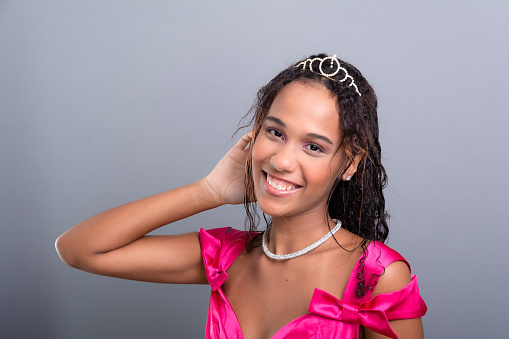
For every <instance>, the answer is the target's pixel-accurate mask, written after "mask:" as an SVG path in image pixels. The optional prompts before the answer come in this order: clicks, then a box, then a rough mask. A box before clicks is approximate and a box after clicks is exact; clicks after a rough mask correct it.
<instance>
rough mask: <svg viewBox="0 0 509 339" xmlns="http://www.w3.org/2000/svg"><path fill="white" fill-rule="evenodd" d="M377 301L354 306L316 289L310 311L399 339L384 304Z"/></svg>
mask: <svg viewBox="0 0 509 339" xmlns="http://www.w3.org/2000/svg"><path fill="white" fill-rule="evenodd" d="M375 299H376V297H375V298H373V299H371V300H370V301H367V302H365V303H362V304H360V305H353V304H349V303H346V302H344V301H341V300H338V299H337V298H336V297H334V296H333V295H331V294H329V293H327V292H325V291H322V290H320V289H315V292H314V294H313V298H312V299H311V303H310V305H309V308H308V311H309V312H312V313H315V314H319V315H321V316H324V317H327V318H331V319H334V320H340V321H342V322H345V323H350V324H360V325H362V326H364V327H365V328H367V329H370V330H372V331H375V332H377V333H380V334H383V335H385V336H387V337H390V338H394V339H397V338H398V336H397V335H396V333H394V331H393V330H392V328H391V325H389V320H388V319H387V316H386V314H385V310H384V303H382V304H381V305H377V303H376V302H375V303H373V301H374V300H375Z"/></svg>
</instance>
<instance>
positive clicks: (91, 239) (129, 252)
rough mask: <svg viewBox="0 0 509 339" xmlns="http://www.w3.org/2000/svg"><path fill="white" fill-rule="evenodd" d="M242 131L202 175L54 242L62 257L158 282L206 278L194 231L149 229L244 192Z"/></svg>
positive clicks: (94, 269)
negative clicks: (167, 233)
mask: <svg viewBox="0 0 509 339" xmlns="http://www.w3.org/2000/svg"><path fill="white" fill-rule="evenodd" d="M249 141H250V135H249V134H246V135H244V136H243V137H242V138H241V139H240V140H239V141H238V142H237V144H236V145H235V146H234V147H233V148H232V149H231V150H230V151H229V152H228V153H227V154H226V155H225V156H224V157H223V159H221V161H220V162H219V163H218V164H217V166H216V167H215V168H214V170H212V172H211V173H210V174H209V175H208V176H207V177H205V178H203V179H201V180H199V181H197V182H195V183H192V184H190V185H187V186H183V187H180V188H177V189H174V190H171V191H167V192H163V193H160V194H157V195H154V196H151V197H148V198H144V199H141V200H137V201H134V202H131V203H128V204H125V205H122V206H118V207H115V208H112V209H110V210H108V211H105V212H102V213H100V214H98V215H95V216H93V217H91V218H89V219H87V220H85V221H83V222H81V223H79V224H78V225H76V226H74V227H73V228H71V229H69V230H68V231H66V232H65V233H63V234H62V235H61V236H60V237H59V238H58V239H57V241H56V248H57V251H58V254H59V255H60V257H61V259H62V260H63V261H64V262H65V263H67V264H68V265H70V266H72V267H75V268H78V269H81V270H84V271H87V272H91V273H96V274H101V275H107V276H112V277H118V278H125V279H133V280H143V281H151V282H160V283H206V282H207V279H206V277H205V273H204V267H203V262H202V259H201V250H200V243H199V239H198V233H196V232H194V233H186V234H182V235H174V236H146V234H147V233H149V232H151V231H153V230H155V229H157V228H159V227H161V226H164V225H166V224H169V223H172V222H174V221H177V220H180V219H183V218H186V217H188V216H191V215H194V214H196V213H199V212H202V211H205V210H208V209H211V208H215V207H217V206H220V205H223V204H238V203H241V202H242V201H243V196H244V163H245V160H246V155H247V151H246V150H245V148H246V146H247V145H248V143H249Z"/></svg>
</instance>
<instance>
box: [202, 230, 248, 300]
mask: <svg viewBox="0 0 509 339" xmlns="http://www.w3.org/2000/svg"><path fill="white" fill-rule="evenodd" d="M246 236H247V232H245V231H239V230H236V229H233V228H231V227H223V228H215V229H211V230H204V229H203V228H202V229H200V245H201V252H202V258H203V264H204V265H205V275H206V276H207V280H208V282H209V285H210V287H211V288H212V290H213V291H215V290H217V289H218V288H219V287H221V285H222V284H223V283H224V281H225V280H226V278H228V274H227V273H226V270H227V269H228V268H229V267H230V265H231V264H232V263H233V262H234V261H235V259H236V258H237V257H238V256H239V254H240V253H241V252H242V251H243V250H244V248H245V247H246Z"/></svg>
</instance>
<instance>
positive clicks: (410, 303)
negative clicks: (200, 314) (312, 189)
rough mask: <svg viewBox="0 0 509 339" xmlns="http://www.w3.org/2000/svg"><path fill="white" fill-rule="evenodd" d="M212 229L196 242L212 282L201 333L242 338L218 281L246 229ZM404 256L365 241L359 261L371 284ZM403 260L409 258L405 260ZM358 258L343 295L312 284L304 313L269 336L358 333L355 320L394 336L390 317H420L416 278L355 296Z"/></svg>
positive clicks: (241, 243)
mask: <svg viewBox="0 0 509 339" xmlns="http://www.w3.org/2000/svg"><path fill="white" fill-rule="evenodd" d="M228 229H229V228H227V227H225V228H216V229H211V230H207V231H206V230H204V229H201V230H200V244H201V250H202V256H203V262H204V264H205V273H206V275H207V279H208V282H209V285H210V287H211V290H212V291H211V295H210V304H209V312H208V316H207V327H206V338H209V339H220V338H221V339H223V338H229V339H232V338H233V339H242V338H243V335H242V330H241V328H240V324H239V321H238V320H237V316H236V315H235V312H234V311H233V308H232V307H231V305H230V303H229V302H228V299H227V298H226V296H225V294H224V293H223V291H222V289H221V285H222V284H223V283H224V282H225V280H226V278H228V274H227V272H226V271H227V270H228V267H230V265H231V264H232V263H233V261H234V260H235V259H236V258H237V256H238V255H239V254H240V253H241V252H242V251H243V250H244V248H245V241H244V240H245V239H246V233H245V232H244V231H239V230H235V229H229V231H228ZM398 260H401V261H404V262H406V260H405V259H403V257H402V256H401V255H400V254H399V253H398V252H396V251H394V250H392V249H391V248H389V247H387V246H386V245H385V244H383V243H381V242H377V241H374V242H371V243H370V244H369V245H368V255H367V257H366V260H365V262H364V265H365V268H364V269H365V271H364V273H365V274H364V276H365V280H366V284H367V285H368V286H369V285H372V284H373V283H376V281H377V280H378V277H379V276H380V275H381V274H382V273H383V271H384V267H387V266H388V265H389V264H391V263H392V262H394V261H398ZM407 264H408V263H407ZM359 265H360V263H359V262H357V264H356V266H355V268H354V270H353V273H352V274H351V276H350V278H349V280H348V283H347V285H346V289H345V292H344V295H343V299H342V300H338V299H337V298H336V297H334V296H333V295H331V294H329V293H327V292H325V291H322V290H320V289H318V288H315V291H314V294H313V297H312V299H311V302H310V304H309V308H308V312H309V313H307V314H305V315H303V316H300V317H298V318H297V319H294V320H293V321H291V322H289V323H288V324H286V325H285V326H283V328H281V329H280V330H279V331H278V332H277V333H276V334H275V335H274V336H273V337H272V338H273V339H282V338H292V339H301V338H302V339H304V338H306V339H307V338H352V339H357V338H359V328H360V325H362V326H364V327H365V328H368V329H370V330H373V331H375V332H377V333H380V334H383V335H385V336H387V337H389V338H398V336H397V335H396V333H394V331H393V330H392V328H391V326H390V325H389V320H396V319H411V318H420V317H422V316H423V315H424V314H425V313H426V310H427V308H426V304H425V303H424V301H423V300H422V298H421V296H420V295H419V287H418V286H417V279H416V277H415V275H414V276H412V281H411V282H410V283H409V284H408V285H407V286H406V287H404V288H402V289H401V290H399V291H395V292H391V293H386V294H379V295H377V296H375V297H373V298H371V294H372V291H369V290H367V293H366V295H365V296H364V297H362V298H360V299H358V298H357V297H356V296H355V289H356V286H357V281H358V280H357V278H356V274H355V273H354V272H357V271H358V268H359Z"/></svg>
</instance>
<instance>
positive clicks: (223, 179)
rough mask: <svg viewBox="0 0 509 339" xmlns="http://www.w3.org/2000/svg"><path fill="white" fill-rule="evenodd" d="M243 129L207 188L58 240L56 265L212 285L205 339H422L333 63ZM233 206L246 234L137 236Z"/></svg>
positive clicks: (271, 86)
mask: <svg viewBox="0 0 509 339" xmlns="http://www.w3.org/2000/svg"><path fill="white" fill-rule="evenodd" d="M251 122H252V125H253V128H252V131H250V132H249V133H247V134H245V135H244V136H242V138H241V139H240V140H239V141H238V142H237V144H236V145H235V146H234V147H233V148H232V149H231V150H230V151H229V152H228V153H227V154H226V155H225V156H224V157H223V159H221V160H220V161H219V163H218V164H217V166H216V167H215V168H214V169H213V170H212V172H210V174H209V175H207V176H206V177H205V178H203V179H201V180H199V181H197V182H195V183H192V184H190V185H187V186H183V187H180V188H177V189H174V190H171V191H168V192H164V193H160V194H157V195H154V196H151V197H148V198H145V199H141V200H138V201H134V202H131V203H128V204H125V205H122V206H119V207H116V208H113V209H111V210H108V211H106V212H103V213H100V214H98V215H96V216H94V217H92V218H90V219H88V220H85V221H83V222H81V223H80V224H78V225H76V226H74V227H73V228H71V229H70V230H68V231H67V232H65V233H64V234H62V235H61V236H60V237H59V238H58V239H57V242H56V247H57V250H58V253H59V255H60V256H61V258H62V260H63V261H64V262H66V263H67V264H69V265H70V266H73V267H76V268H78V269H82V270H85V271H88V272H92V273H96V274H102V275H108V276H112V277H119V278H124V279H134V280H143V281H151V282H160V283H188V284H207V283H208V284H210V286H211V290H212V292H211V299H210V306H209V315H208V319H207V330H206V336H207V338H359V337H360V338H372V339H374V338H387V337H389V338H412V339H415V338H423V329H422V323H421V320H420V317H422V316H423V315H424V314H425V313H426V306H425V304H424V302H423V300H422V298H421V297H420V296H419V291H418V286H417V281H416V279H415V276H411V275H410V268H409V265H408V263H407V262H406V261H405V260H404V259H403V257H401V256H400V255H399V254H398V253H397V252H395V251H394V250H392V249H390V248H389V247H387V246H386V245H384V244H383V242H384V241H385V239H386V238H387V235H388V227H387V222H386V218H387V214H386V212H385V200H384V197H383V194H382V189H383V188H384V187H385V185H386V180H387V179H386V175H385V170H384V167H383V166H382V164H381V156H380V144H379V141H378V118H377V101H376V96H375V94H374V92H373V89H372V88H371V86H370V85H369V84H368V82H367V80H366V79H365V78H364V77H363V76H362V74H361V73H360V72H359V71H358V70H357V69H356V68H354V67H353V66H351V65H349V64H348V63H346V62H344V61H342V60H339V59H337V58H336V57H335V56H332V57H331V56H326V55H324V54H320V55H317V56H311V57H310V58H307V59H305V60H303V61H302V62H299V63H297V64H295V65H292V66H290V67H289V68H287V69H285V70H284V71H282V72H281V73H280V74H279V75H277V76H276V77H275V78H274V79H273V80H271V81H270V82H269V83H268V84H267V85H266V86H265V87H263V88H262V89H261V90H260V92H259V93H258V100H257V103H256V104H255V106H254V108H253V117H252V120H251ZM240 203H244V205H245V208H246V212H247V217H246V221H247V224H248V225H247V226H248V231H245V232H244V231H239V230H235V229H230V228H219V229H212V230H203V229H202V230H200V232H191V233H186V234H182V235H175V236H147V235H146V234H147V233H149V232H151V231H153V230H154V229H156V228H159V227H161V226H163V225H166V224H169V223H172V222H174V221H177V220H179V219H182V218H186V217H188V216H191V215H193V214H196V213H199V212H201V211H205V210H208V209H211V208H215V207H218V206H220V205H224V204H240ZM257 207H258V208H259V209H260V210H261V211H262V212H263V213H264V218H265V220H266V222H267V228H266V230H265V231H264V232H261V233H260V232H258V231H257V220H258V218H257V215H256V208H257ZM267 216H268V217H267Z"/></svg>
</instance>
